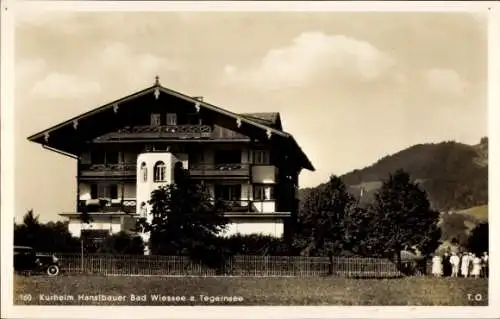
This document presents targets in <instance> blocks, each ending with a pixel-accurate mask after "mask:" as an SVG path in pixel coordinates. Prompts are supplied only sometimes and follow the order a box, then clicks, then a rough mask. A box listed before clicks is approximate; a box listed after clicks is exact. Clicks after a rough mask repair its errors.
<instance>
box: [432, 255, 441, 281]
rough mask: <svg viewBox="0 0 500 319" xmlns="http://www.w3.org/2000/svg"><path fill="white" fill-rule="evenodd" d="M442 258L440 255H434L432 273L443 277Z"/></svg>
mask: <svg viewBox="0 0 500 319" xmlns="http://www.w3.org/2000/svg"><path fill="white" fill-rule="evenodd" d="M442 262H443V261H442V259H441V257H440V256H439V255H437V254H436V255H434V257H432V275H433V276H434V277H441V275H442V274H443V264H442Z"/></svg>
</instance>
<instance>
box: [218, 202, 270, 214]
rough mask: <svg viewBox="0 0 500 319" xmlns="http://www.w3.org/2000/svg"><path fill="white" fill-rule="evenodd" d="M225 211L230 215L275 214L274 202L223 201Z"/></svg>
mask: <svg viewBox="0 0 500 319" xmlns="http://www.w3.org/2000/svg"><path fill="white" fill-rule="evenodd" d="M220 202H221V203H222V205H223V206H224V211H226V212H229V213H244V212H248V213H257V214H268V213H275V201H274V200H245V199H237V200H221V201H220Z"/></svg>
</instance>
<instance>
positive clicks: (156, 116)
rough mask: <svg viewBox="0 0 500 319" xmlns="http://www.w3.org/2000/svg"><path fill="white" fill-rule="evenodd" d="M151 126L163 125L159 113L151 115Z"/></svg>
mask: <svg viewBox="0 0 500 319" xmlns="http://www.w3.org/2000/svg"><path fill="white" fill-rule="evenodd" d="M151 125H152V126H158V125H161V117H160V114H159V113H153V114H151Z"/></svg>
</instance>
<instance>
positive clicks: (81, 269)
mask: <svg viewBox="0 0 500 319" xmlns="http://www.w3.org/2000/svg"><path fill="white" fill-rule="evenodd" d="M80 250H81V252H80V253H81V258H80V259H81V267H80V272H81V273H83V270H84V265H83V238H80Z"/></svg>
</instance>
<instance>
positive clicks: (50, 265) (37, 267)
mask: <svg viewBox="0 0 500 319" xmlns="http://www.w3.org/2000/svg"><path fill="white" fill-rule="evenodd" d="M14 271H16V272H18V273H29V274H31V273H33V272H42V273H45V274H47V275H48V276H50V277H54V276H57V275H59V271H60V266H59V260H58V259H57V257H56V256H54V255H52V254H42V253H37V252H36V251H35V250H34V249H33V248H32V247H27V246H14Z"/></svg>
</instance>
